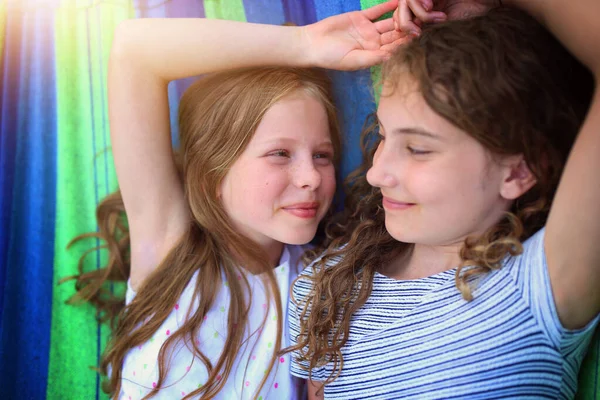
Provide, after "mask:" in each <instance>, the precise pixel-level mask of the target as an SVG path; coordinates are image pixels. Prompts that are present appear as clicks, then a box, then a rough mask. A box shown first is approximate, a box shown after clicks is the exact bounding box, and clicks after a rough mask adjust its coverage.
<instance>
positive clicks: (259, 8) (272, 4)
mask: <svg viewBox="0 0 600 400" xmlns="http://www.w3.org/2000/svg"><path fill="white" fill-rule="evenodd" d="M306 3H310V1H306ZM244 11H245V13H246V21H248V22H256V23H261V24H273V25H281V24H283V23H284V22H286V19H285V15H284V12H283V4H282V2H281V0H244Z"/></svg>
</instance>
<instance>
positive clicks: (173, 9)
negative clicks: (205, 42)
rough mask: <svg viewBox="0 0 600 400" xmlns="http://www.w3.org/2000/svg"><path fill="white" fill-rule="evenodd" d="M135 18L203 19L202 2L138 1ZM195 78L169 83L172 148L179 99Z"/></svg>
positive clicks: (176, 142)
mask: <svg viewBox="0 0 600 400" xmlns="http://www.w3.org/2000/svg"><path fill="white" fill-rule="evenodd" d="M133 5H134V9H135V17H136V18H165V17H167V18H204V17H205V16H206V14H205V12H204V1H203V0H197V1H194V2H189V1H172V2H165V1H161V0H151V1H148V0H138V1H134V3H133ZM194 80H195V78H186V79H180V80H177V81H173V82H171V83H169V88H168V93H169V116H170V121H171V141H172V143H173V146H175V147H177V146H178V145H179V127H178V124H177V113H178V111H179V99H180V98H181V95H182V94H183V92H184V91H185V89H187V88H188V86H189V85H190V84H191V83H192V82H193V81H194Z"/></svg>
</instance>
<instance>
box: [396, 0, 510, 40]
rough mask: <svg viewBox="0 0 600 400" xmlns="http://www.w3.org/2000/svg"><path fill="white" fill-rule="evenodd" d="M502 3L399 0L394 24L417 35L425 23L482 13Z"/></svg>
mask: <svg viewBox="0 0 600 400" xmlns="http://www.w3.org/2000/svg"><path fill="white" fill-rule="evenodd" d="M500 4H501V2H500V0H399V1H398V8H397V9H396V11H395V12H394V17H393V19H394V26H395V28H396V29H397V30H399V31H401V32H404V33H406V34H408V35H411V36H415V35H418V34H420V33H421V25H422V24H423V23H437V22H443V21H446V20H455V19H464V18H468V17H472V16H475V15H481V14H485V13H486V12H487V11H489V10H490V9H492V8H494V7H498V6H500Z"/></svg>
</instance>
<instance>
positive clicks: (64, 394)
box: [47, 3, 132, 399]
mask: <svg viewBox="0 0 600 400" xmlns="http://www.w3.org/2000/svg"><path fill="white" fill-rule="evenodd" d="M131 10H132V8H131V7H123V5H121V6H118V5H114V4H107V3H100V4H98V5H95V6H94V7H90V8H82V7H79V8H75V7H73V3H71V4H70V6H65V7H63V8H59V9H58V10H57V12H56V19H55V24H56V28H55V34H56V38H55V43H56V71H57V72H56V73H57V77H56V84H57V103H58V109H57V112H58V161H57V162H58V168H57V170H58V172H57V174H58V177H57V201H56V207H57V210H56V237H55V259H54V282H55V284H57V282H58V280H60V279H61V278H64V277H65V276H70V275H73V274H74V273H76V266H77V261H78V259H79V257H80V256H81V254H82V253H83V251H84V250H86V249H88V248H90V247H92V246H94V245H95V241H94V240H89V241H88V242H86V243H79V244H78V245H76V246H74V247H73V248H72V249H70V250H69V251H67V250H66V245H67V243H68V242H69V241H70V240H71V239H72V238H73V237H75V236H76V235H78V234H81V233H84V232H90V231H94V230H96V221H95V208H96V205H97V200H100V199H102V197H104V196H106V194H108V193H109V192H110V191H112V190H115V189H116V178H115V174H114V168H113V165H112V157H111V154H110V151H107V150H109V149H108V148H107V147H108V146H109V132H108V116H107V105H106V68H107V59H108V54H109V50H110V43H111V41H112V35H113V32H114V28H115V26H116V25H117V23H118V22H120V21H121V20H123V19H126V18H129V17H132V12H131ZM92 104H93V107H92ZM94 135H95V139H94ZM104 256H105V255H104ZM104 261H105V257H104V260H103V259H101V258H97V257H96V255H95V254H94V255H93V256H90V257H88V259H87V260H86V268H88V269H95V268H97V267H98V265H102V264H103V262H104ZM73 293H74V288H73V283H65V284H63V285H61V286H55V289H54V295H53V299H52V301H53V303H52V316H53V318H52V327H51V348H50V363H49V364H50V365H49V368H48V389H47V397H48V399H95V398H97V397H96V396H97V394H96V392H97V374H96V372H95V371H93V370H91V369H90V367H91V366H97V365H98V354H99V353H100V351H101V349H99V348H98V347H99V346H98V342H99V338H98V336H99V335H98V324H97V323H96V321H95V318H94V315H95V314H94V310H93V309H92V307H91V306H89V305H82V306H77V307H75V306H69V305H66V304H64V302H65V300H67V299H68V298H69V297H70V296H71V295H72V294H73ZM107 334H108V329H107V327H102V328H101V329H100V342H101V346H100V347H101V348H103V346H104V344H105V341H106V336H107ZM98 391H99V390H98ZM100 398H103V399H107V396H105V395H101V396H100Z"/></svg>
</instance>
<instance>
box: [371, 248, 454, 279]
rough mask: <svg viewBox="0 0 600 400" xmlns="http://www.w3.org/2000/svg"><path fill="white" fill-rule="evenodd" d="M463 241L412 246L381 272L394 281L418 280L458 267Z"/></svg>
mask: <svg viewBox="0 0 600 400" xmlns="http://www.w3.org/2000/svg"><path fill="white" fill-rule="evenodd" d="M462 245H463V241H460V242H456V243H450V244H447V245H442V246H428V245H424V244H414V245H413V247H412V250H410V251H407V252H403V254H400V255H399V256H398V257H396V258H395V259H394V260H393V261H392V262H391V263H390V264H389V265H388V266H387V267H385V268H384V270H383V271H381V272H382V273H383V274H384V275H387V276H389V277H390V278H394V279H401V280H410V279H420V278H425V277H427V276H432V275H435V274H439V273H440V272H444V271H448V270H451V269H453V268H456V267H458V265H459V264H460V255H459V254H460V249H461V247H462Z"/></svg>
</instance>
